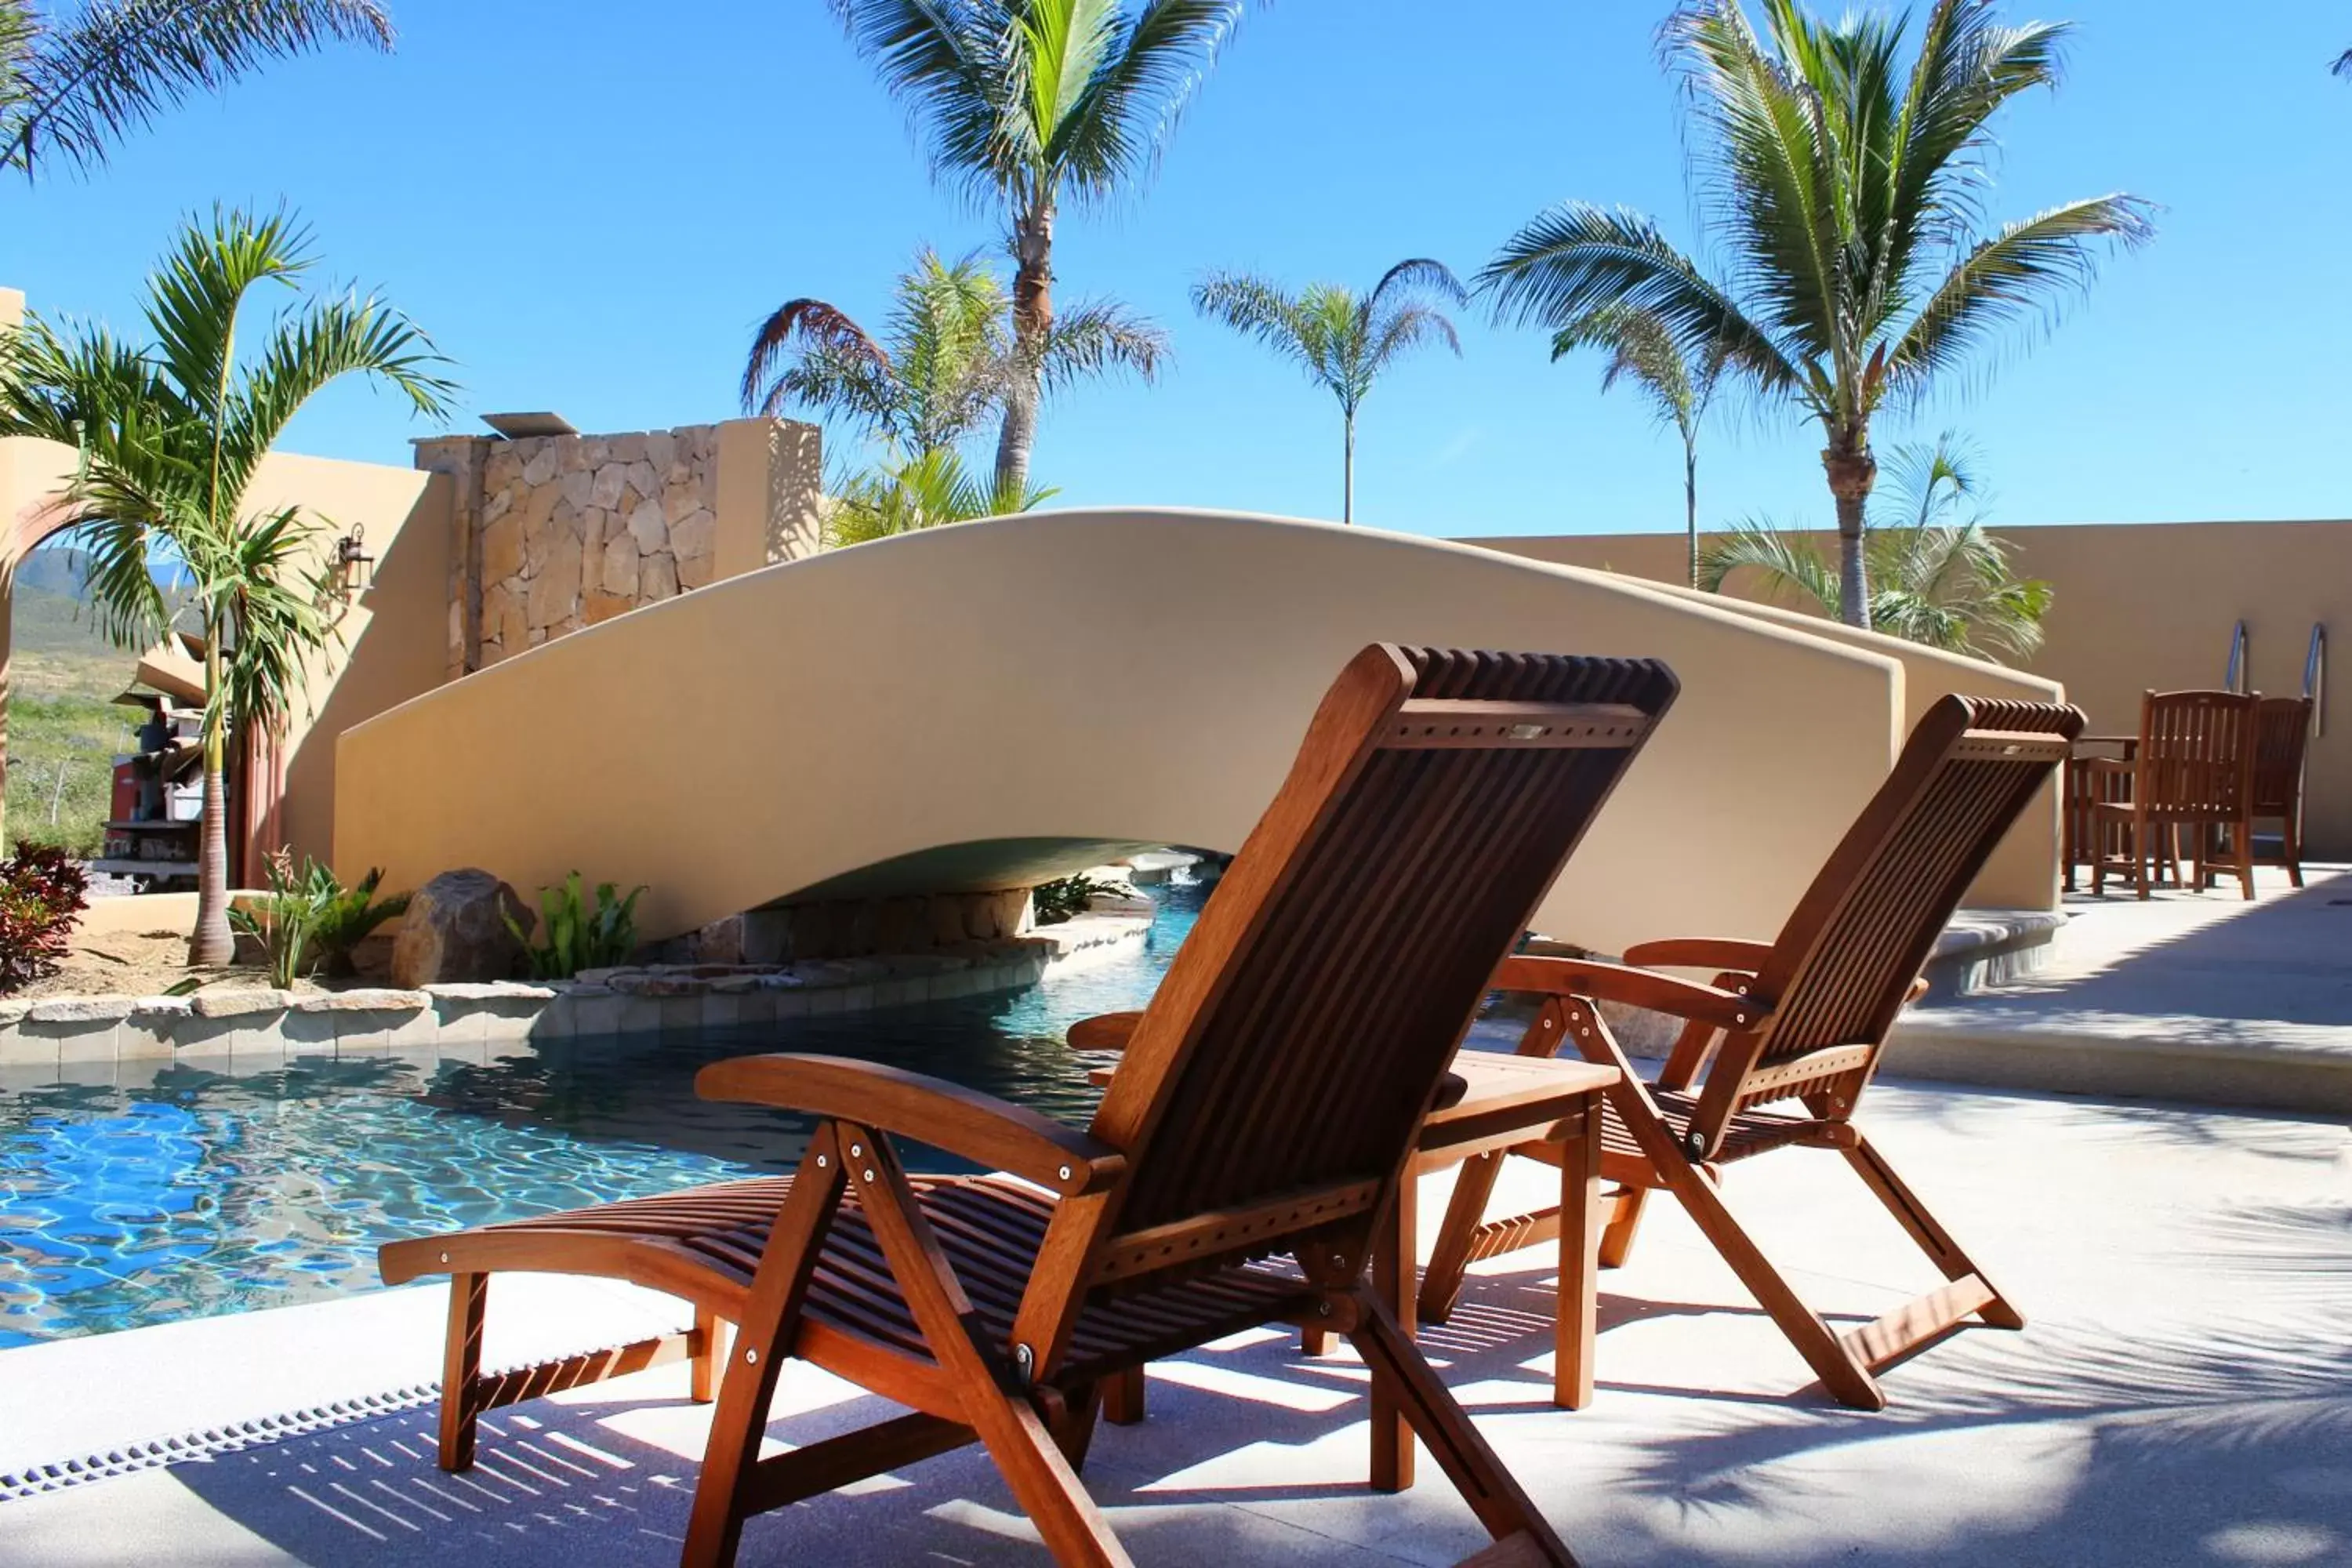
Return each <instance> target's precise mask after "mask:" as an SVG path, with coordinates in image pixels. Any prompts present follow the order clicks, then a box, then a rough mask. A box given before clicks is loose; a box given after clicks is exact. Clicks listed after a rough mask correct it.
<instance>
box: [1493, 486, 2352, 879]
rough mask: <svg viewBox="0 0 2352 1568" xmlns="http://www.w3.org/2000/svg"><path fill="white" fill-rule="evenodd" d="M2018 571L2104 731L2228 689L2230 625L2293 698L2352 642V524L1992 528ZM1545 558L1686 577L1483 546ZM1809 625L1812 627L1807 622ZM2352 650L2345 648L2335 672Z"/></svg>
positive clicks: (2342, 716) (1650, 567)
mask: <svg viewBox="0 0 2352 1568" xmlns="http://www.w3.org/2000/svg"><path fill="white" fill-rule="evenodd" d="M1995 532H1996V533H1998V534H1999V535H2000V537H2001V538H2002V539H2004V540H2006V541H2008V542H2011V543H2012V544H2014V545H2016V546H2017V550H2018V553H2017V563H2018V569H2019V570H2020V571H2021V572H2022V573H2024V574H2026V575H2028V576H2033V577H2042V578H2046V579H2048V580H2049V581H2050V583H2051V584H2053V587H2054V588H2055V598H2054V600H2053V604H2052V605H2051V610H2050V614H2049V616H2048V618H2047V619H2046V620H2044V622H2043V623H2042V627H2043V633H2044V641H2043V644H2042V649H2041V651H2040V652H2039V653H2038V654H2037V655H2036V656H2035V657H2034V658H2032V660H2031V661H2029V662H2028V663H2027V665H2026V666H2025V668H2026V669H2027V671H2029V672H2030V673H2032V674H2034V675H2038V676H2042V677H2043V678H2045V679H2050V680H2053V681H2056V682H2059V683H2060V684H2061V685H2063V687H2064V688H2065V690H2066V695H2067V700H2069V701H2072V702H2075V703H2079V704H2080V705H2081V706H2082V708H2083V710H2084V711H2085V712H2086V713H2088V714H2089V715H2090V720H2091V729H2092V731H2094V732H2095V733H2129V732H2132V731H2137V729H2138V727H2139V708H2140V697H2141V694H2142V693H2143V692H2146V691H2147V690H2149V689H2156V690H2160V691H2161V690H2173V689H2181V688H2186V687H2218V686H2220V685H2221V681H2222V676H2223V672H2224V670H2225V669H2226V668H2227V666H2228V661H2229V653H2230V633H2231V628H2232V627H2233V626H2236V625H2237V623H2238V622H2239V621H2241V620H2242V621H2244V622H2245V623H2246V625H2247V631H2248V637H2249V647H2250V660H2249V664H2250V668H2249V671H2248V681H2247V684H2248V685H2249V686H2250V687H2251V688H2252V689H2254V690H2258V691H2262V692H2264V693H2268V694H2272V695H2277V696H2288V697H2292V696H2296V695H2299V694H2300V693H2301V692H2302V690H2303V670H2304V656H2305V649H2306V648H2307V647H2309V646H2310V640H2311V628H2312V626H2313V625H2314V624H2315V623H2318V624H2324V625H2326V626H2327V627H2328V628H2329V630H2330V633H2331V635H2332V636H2333V637H2335V638H2336V641H2337V642H2338V644H2339V645H2345V644H2352V522H2338V521H2317V522H2200V523H2102V524H2095V525H2080V526H2077V525H2067V526H2053V527H2028V528H2011V529H1997V530H1995ZM1476 542H1477V543H1480V544H1483V545H1486V546H1487V547H1488V548H1491V549H1495V550H1499V551H1506V552H1510V553H1513V554H1517V555H1524V556H1528V557H1529V558H1532V559H1536V560H1542V561H1555V562H1563V563H1569V564H1572V565H1580V566H1591V567H1599V568H1602V569H1606V570H1610V571H1615V572H1620V573H1624V574H1630V575H1633V576H1638V577H1645V578H1651V579H1654V580H1658V581H1679V580H1680V579H1681V577H1682V575H1683V571H1684V545H1683V541H1682V538H1681V536H1680V535H1677V534H1591V535H1583V536H1568V537H1559V538H1529V539H1486V540H1479V541H1476ZM1807 619H1809V620H1810V619H1811V617H1807ZM2347 659H2352V653H2347V652H2346V651H2345V649H2344V647H2339V648H2338V649H2337V661H2336V662H2337V669H2336V674H2337V675H2339V676H2342V675H2345V674H2347V672H2352V665H2347V663H2346V662H2345V661H2346V660H2347ZM2344 684H2345V682H2344V681H2343V680H2341V679H2339V680H2337V681H2336V683H2335V685H2336V688H2337V689H2332V690H2330V691H2329V692H2328V694H2327V698H2328V700H2327V703H2326V712H2325V713H2324V714H2323V715H2322V720H2323V725H2324V727H2323V731H2322V733H2320V734H2319V735H2317V736H2315V738H2314V739H2313V741H2312V742H2311V753H2310V771H2309V775H2308V779H2307V782H2306V784H2305V832H2306V837H2307V842H2308V853H2309V854H2310V855H2311V856H2312V858H2324V859H2338V860H2341V859H2352V697H2347V695H2346V694H2345V691H2344V690H2343V689H2342V688H2343V686H2344Z"/></svg>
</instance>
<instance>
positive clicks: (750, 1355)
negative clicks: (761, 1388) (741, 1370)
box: [743, 1346, 760, 1366]
mask: <svg viewBox="0 0 2352 1568" xmlns="http://www.w3.org/2000/svg"><path fill="white" fill-rule="evenodd" d="M743 1364H744V1365H745V1366H757V1365H759V1364H760V1352H759V1351H758V1349H757V1348H755V1347H751V1346H746V1347H745V1348H744V1351H743Z"/></svg>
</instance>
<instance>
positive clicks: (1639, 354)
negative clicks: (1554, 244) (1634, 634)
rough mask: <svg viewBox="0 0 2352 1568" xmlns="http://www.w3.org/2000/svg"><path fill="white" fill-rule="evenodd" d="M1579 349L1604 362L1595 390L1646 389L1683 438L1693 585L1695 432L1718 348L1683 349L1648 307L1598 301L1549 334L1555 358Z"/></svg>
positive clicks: (1716, 367)
mask: <svg viewBox="0 0 2352 1568" xmlns="http://www.w3.org/2000/svg"><path fill="white" fill-rule="evenodd" d="M1580 348H1598V349H1603V350H1606V351H1607V352H1608V354H1609V367H1608V369H1606V370H1604V371H1602V372H1601V391H1603V392H1607V391H1608V390H1609V389H1610V388H1611V387H1612V386H1615V385H1616V384H1618V383H1619V382H1620V381H1631V382H1633V384H1635V385H1636V386H1639V387H1640V388H1641V389H1642V390H1643V392H1645V393H1647V394H1649V396H1650V404H1651V406H1652V408H1653V409H1654V411H1655V412H1656V414H1657V416H1658V418H1659V420H1660V421H1661V422H1662V423H1664V424H1667V425H1671V426H1674V427H1675V434H1677V435H1679V436H1680V437H1682V442H1683V529H1684V531H1685V535H1686V536H1687V538H1688V541H1689V545H1690V550H1689V567H1690V585H1691V586H1692V587H1694V588H1696V587H1697V586H1698V431H1699V426H1701V425H1702V424H1704V423H1706V410H1707V405H1709V404H1711V403H1713V402H1714V401H1715V390H1716V387H1717V385H1718V384H1720V383H1721V381H1722V379H1723V360H1724V356H1723V350H1722V348H1721V346H1720V345H1719V344H1717V343H1712V342H1710V343H1707V344H1706V345H1704V346H1703V347H1702V348H1701V349H1700V350H1699V352H1698V353H1696V354H1686V353H1684V352H1683V345H1682V344H1681V343H1680V342H1677V341H1676V340H1675V334H1674V331H1673V329H1671V328H1670V327H1668V326H1667V325H1666V323H1665V322H1664V321H1661V320H1660V319H1659V318H1658V317H1657V316H1656V315H1654V314H1653V313H1652V312H1650V311H1648V310H1627V309H1625V308H1624V307H1622V306H1619V305H1604V306H1602V307H1601V309H1599V310H1592V311H1589V312H1588V313H1586V314H1585V315H1583V316H1580V317H1579V318H1577V319H1576V320H1575V321H1570V323H1569V324H1568V325H1567V326H1565V327H1562V328H1561V329H1560V330H1559V331H1558V332H1557V333H1555V334H1553V337H1552V340H1551V357H1552V358H1553V359H1554V360H1555V361H1557V360H1559V359H1560V358H1562V357H1564V356H1565V355H1567V354H1569V353H1572V352H1574V351H1575V350H1577V349H1580Z"/></svg>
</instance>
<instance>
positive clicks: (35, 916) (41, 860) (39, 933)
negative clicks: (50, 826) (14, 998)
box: [0, 840, 89, 994]
mask: <svg viewBox="0 0 2352 1568" xmlns="http://www.w3.org/2000/svg"><path fill="white" fill-rule="evenodd" d="M88 895H89V878H88V877H87V876H86V875H84V874H83V872H82V868H81V866H80V863H79V862H78V861H76V860H75V859H74V858H72V857H71V856H69V855H68V854H67V853H66V852H65V851H64V850H63V849H60V848H58V847H55V846H45V845H39V844H28V843H25V842H23V841H21V840H20V841H18V843H17V845H16V853H15V854H14V855H11V856H10V857H9V858H7V859H6V860H5V861H0V994H5V993H7V992H11V991H15V990H17V989H19V988H21V987H23V986H25V985H26V984H30V983H31V982H33V981H36V980H38V979H40V978H41V977H43V976H44V975H49V974H55V973H57V972H58V963H59V962H60V961H61V960H62V959H63V958H64V957H65V953H66V939H67V937H68V936H69V935H71V934H72V932H73V928H74V921H75V919H76V917H78V916H79V914H80V913H81V911H82V910H85V909H87V908H88V907H89V896H88Z"/></svg>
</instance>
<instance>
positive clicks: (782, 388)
mask: <svg viewBox="0 0 2352 1568" xmlns="http://www.w3.org/2000/svg"><path fill="white" fill-rule="evenodd" d="M1006 298H1007V296H1006V293H1005V289H1004V285H1003V282H1002V281H1001V280H1000V279H998V278H997V276H996V274H995V273H994V272H993V271H992V270H991V269H990V268H988V267H987V266H986V265H985V264H984V263H982V261H981V260H980V259H979V258H977V257H972V256H967V257H965V258H963V259H962V260H961V261H957V262H954V263H952V264H950V263H947V262H943V261H941V260H940V258H939V257H938V256H937V255H936V254H935V253H933V252H932V251H929V250H925V251H923V252H922V253H921V254H919V256H917V258H915V265H914V267H913V268H912V269H911V270H909V271H908V272H904V273H901V274H900V275H899V278H898V287H897V289H895V290H894V296H893V300H892V303H891V307H890V314H889V317H888V321H887V326H886V327H885V328H884V330H883V333H882V335H881V337H879V338H877V337H875V336H874V335H873V334H871V333H869V332H868V331H866V329H865V328H863V327H861V326H859V325H858V324H857V322H856V321H855V320H853V319H852V318H851V317H850V315H849V314H848V312H847V311H845V310H841V309H839V308H838V307H836V306H834V305H829V304H827V303H825V302H824V300H809V299H802V300H787V301H785V303H784V304H783V305H782V306H781V307H780V308H779V309H778V310H776V311H775V313H774V314H773V315H771V316H770V317H769V318H768V319H767V320H766V321H763V322H761V325H760V329H759V331H757V332H755V333H754V334H753V335H752V338H751V353H749V355H748V356H746V359H745V362H744V366H743V381H742V386H741V395H742V399H743V406H744V408H745V410H746V411H747V412H751V413H761V414H767V415H769V416H779V415H782V414H783V413H784V412H785V411H786V410H787V409H789V408H793V407H800V408H805V409H809V410H812V411H814V412H815V413H817V414H819V415H821V416H831V417H835V418H840V419H845V420H847V421H849V422H850V423H851V424H853V425H855V426H856V427H857V428H858V430H859V432H860V433H861V434H862V435H865V436H867V437H873V438H875V439H877V440H879V441H881V442H882V443H883V445H884V447H885V448H886V449H887V451H888V452H890V453H893V454H900V455H905V456H909V457H922V456H925V455H927V454H929V453H931V452H936V451H943V450H946V449H948V448H950V447H955V446H958V445H959V444H961V442H962V441H963V440H964V438H965V437H967V436H969V435H971V433H972V431H974V430H975V429H976V428H978V426H980V424H981V423H982V421H983V420H984V419H987V418H989V417H992V416H995V415H997V414H999V413H1001V412H1002V411H1003V408H1004V406H1005V404H1006V401H1007V400H1008V399H1009V398H1011V397H1013V396H1014V395H1016V393H1017V392H1018V390H1019V389H1021V388H1022V387H1024V385H1025V386H1027V387H1029V388H1031V389H1033V390H1034V388H1036V387H1037V386H1039V385H1040V384H1042V385H1043V387H1044V388H1045V389H1046V390H1049V391H1052V390H1059V389H1060V388H1063V387H1066V386H1068V385H1070V384H1075V383H1076V382H1079V381H1083V380H1087V379H1090V378H1093V377H1098V376H1103V375H1108V374H1112V373H1114V372H1118V371H1133V372H1134V373H1135V374H1138V375H1139V376H1141V377H1142V378H1143V379H1144V380H1145V381H1147V382H1148V381H1150V380H1151V379H1153V378H1154V377H1155V376H1157V375H1158V374H1159V373H1160V364H1161V363H1162V362H1163V361H1165V360H1166V358H1167V356H1168V334H1167V333H1166V332H1164V331H1161V330H1160V327H1159V326H1158V325H1157V324H1155V323H1154V322H1152V321H1148V320H1146V319H1144V318H1143V317H1141V316H1139V315H1136V314H1135V313H1133V312H1132V311H1130V310H1127V309H1126V308H1124V307H1123V306H1119V305H1116V304H1111V303H1108V302H1099V301H1097V302H1088V303H1085V304H1081V305H1079V306H1078V307H1077V308H1076V310H1071V311H1069V312H1068V313H1067V314H1066V315H1063V316H1062V317H1060V318H1059V319H1057V320H1056V321H1054V323H1053V324H1052V325H1051V326H1050V327H1049V328H1048V329H1047V330H1046V332H1045V337H1044V339H1043V341H1042V342H1041V343H1040V344H1039V345H1038V346H1037V347H1036V348H1035V349H1034V354H1024V353H1022V352H1021V351H1020V350H1019V349H1018V348H1017V347H1016V345H1015V344H1014V342H1013V332H1012V329H1011V325H1010V323H1009V321H1007V320H1006V312H1005V300H1006ZM1024 489H1025V486H1011V487H1008V486H1005V485H1003V483H1001V482H1000V483H999V484H998V485H997V486H995V487H993V490H1005V491H1007V493H1019V492H1020V491H1022V490H1024ZM993 490H992V493H993Z"/></svg>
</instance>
